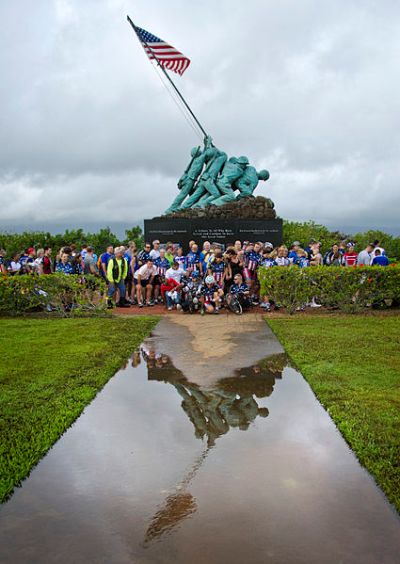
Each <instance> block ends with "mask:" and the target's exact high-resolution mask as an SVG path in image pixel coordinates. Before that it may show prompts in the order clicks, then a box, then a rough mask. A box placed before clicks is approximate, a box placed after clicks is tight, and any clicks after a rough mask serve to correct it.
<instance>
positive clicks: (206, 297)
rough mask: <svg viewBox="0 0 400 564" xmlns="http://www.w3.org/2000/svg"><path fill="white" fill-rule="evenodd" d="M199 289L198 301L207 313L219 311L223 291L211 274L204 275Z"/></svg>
mask: <svg viewBox="0 0 400 564" xmlns="http://www.w3.org/2000/svg"><path fill="white" fill-rule="evenodd" d="M204 282H205V283H204V286H203V287H202V289H201V294H200V301H201V303H202V305H203V309H204V311H206V312H207V313H219V309H220V307H221V303H222V298H223V295H224V292H223V290H222V289H221V288H219V287H218V286H217V284H216V282H215V280H214V277H213V276H206V279H205V281H204Z"/></svg>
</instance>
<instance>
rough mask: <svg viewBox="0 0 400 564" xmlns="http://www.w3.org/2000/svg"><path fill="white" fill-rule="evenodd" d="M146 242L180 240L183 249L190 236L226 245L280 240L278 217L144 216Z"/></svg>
mask: <svg viewBox="0 0 400 564" xmlns="http://www.w3.org/2000/svg"><path fill="white" fill-rule="evenodd" d="M144 237H145V240H146V241H150V242H151V241H154V240H155V239H158V240H159V241H160V242H161V243H167V242H168V241H172V243H181V244H182V245H183V246H184V247H185V248H186V247H187V245H188V243H189V241H191V240H192V239H193V240H194V241H196V243H198V244H199V245H202V244H203V243H204V241H210V243H221V244H222V245H225V247H226V246H228V245H230V244H233V243H234V242H235V241H236V240H240V241H242V242H243V241H252V242H255V241H263V242H264V243H265V242H267V241H268V242H270V243H272V244H273V245H274V246H276V245H279V244H280V243H282V220H281V219H257V218H255V219H254V218H249V219H188V218H175V217H173V216H166V217H161V218H156V219H145V221H144Z"/></svg>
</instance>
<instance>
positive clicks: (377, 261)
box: [371, 249, 390, 266]
mask: <svg viewBox="0 0 400 564" xmlns="http://www.w3.org/2000/svg"><path fill="white" fill-rule="evenodd" d="M374 255H375V256H374V258H373V259H372V263H371V266H388V265H389V262H390V261H389V259H388V258H387V256H386V255H382V253H381V250H380V249H375V251H374Z"/></svg>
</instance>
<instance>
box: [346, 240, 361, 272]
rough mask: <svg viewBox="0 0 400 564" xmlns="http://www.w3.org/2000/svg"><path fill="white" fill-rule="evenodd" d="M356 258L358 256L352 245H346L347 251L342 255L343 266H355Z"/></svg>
mask: <svg viewBox="0 0 400 564" xmlns="http://www.w3.org/2000/svg"><path fill="white" fill-rule="evenodd" d="M357 256H358V255H357V253H356V251H355V250H354V243H351V242H350V243H347V250H346V252H345V253H344V262H343V264H344V266H356V264H357Z"/></svg>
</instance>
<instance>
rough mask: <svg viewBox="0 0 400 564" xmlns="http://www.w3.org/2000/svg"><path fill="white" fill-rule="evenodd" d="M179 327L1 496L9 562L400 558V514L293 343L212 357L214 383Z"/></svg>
mask: <svg viewBox="0 0 400 564" xmlns="http://www.w3.org/2000/svg"><path fill="white" fill-rule="evenodd" d="M164 325H165V326H167V329H168V322H165V323H164ZM164 329H165V327H164ZM163 334H164V338H163V337H162V335H163ZM167 334H168V331H164V333H163V328H161V331H159V333H158V335H156V337H155V338H152V339H148V340H147V341H146V342H145V343H144V344H143V346H142V347H141V349H140V350H138V351H136V352H135V354H134V355H133V357H132V358H131V359H130V361H129V364H128V365H127V366H126V367H125V368H124V369H122V370H121V371H120V372H118V374H117V375H116V376H115V377H114V378H112V379H111V380H110V382H109V383H108V385H107V386H106V387H105V389H104V390H103V391H102V392H101V393H100V394H99V395H98V397H97V398H96V399H95V401H94V402H93V403H92V404H91V405H90V406H88V408H87V409H86V410H85V412H84V414H83V415H82V416H81V417H80V418H79V419H78V421H77V422H76V423H75V425H73V427H71V429H69V431H68V432H67V433H66V434H65V435H64V436H63V437H62V439H61V440H60V441H59V442H58V443H57V444H56V445H55V446H54V447H53V449H52V450H51V451H50V453H49V454H48V455H47V456H46V457H45V458H44V459H43V460H42V462H41V463H40V464H39V465H38V467H37V468H36V469H35V470H34V471H33V473H32V475H31V477H30V478H29V479H28V480H27V481H26V482H24V484H23V487H22V488H21V489H19V490H17V491H16V493H15V495H14V496H13V498H12V499H11V500H10V502H9V503H7V504H6V505H4V506H3V507H2V509H1V511H0V531H1V532H0V543H1V547H2V549H1V555H0V561H1V562H13V563H19V562H21V563H22V562H41V563H47V562H62V563H65V562H71V563H74V564H75V563H81V562H82V563H83V562H85V563H87V562H96V563H97V562H104V563H110V562H116V563H132V562H133V563H153V562H154V563H167V562H168V563H172V562H173V563H185V564H186V563H191V564H192V563H193V564H196V563H240V564H243V563H264V562H274V563H289V564H290V563H292V562H304V563H307V564H310V563H318V564H321V563H325V562H326V563H331V562H332V563H334V562H335V563H357V564H358V563H360V562H362V563H363V564H368V563H378V562H379V563H386V562H387V563H392V562H393V563H395V562H396V563H398V562H399V554H400V523H399V519H398V517H397V516H396V515H395V514H394V512H393V511H392V509H391V508H390V506H389V505H388V504H387V503H386V501H385V499H384V498H383V495H382V494H381V493H380V491H379V490H378V489H377V488H376V487H375V486H374V484H373V482H372V480H371V478H370V477H369V476H368V474H367V473H366V472H365V471H364V470H363V469H362V468H361V467H360V466H359V464H358V463H357V461H356V460H355V458H354V456H353V454H352V453H351V452H350V451H349V449H348V448H347V446H346V444H345V443H344V441H343V439H342V438H341V437H340V435H339V433H338V432H337V430H336V429H335V427H334V425H333V424H332V422H331V420H330V418H329V417H328V415H327V414H326V413H325V411H324V410H323V409H322V408H321V406H320V405H319V403H318V402H317V401H316V400H315V398H314V396H313V394H312V392H311V390H310V389H309V387H308V385H307V384H306V382H305V381H304V380H303V378H302V376H301V375H300V374H299V373H298V372H297V371H296V370H294V369H293V368H291V367H290V365H289V363H288V360H287V357H286V355H285V354H283V353H279V352H278V353H276V354H272V355H269V356H267V357H266V358H264V359H263V360H257V361H252V362H251V363H246V362H243V366H242V367H241V368H236V369H234V370H230V373H229V374H228V375H227V374H226V371H225V373H224V377H223V378H218V374H219V367H220V366H222V365H221V364H220V363H219V362H218V361H217V360H215V359H213V358H211V359H210V360H209V363H208V364H207V365H204V366H203V370H204V372H205V374H204V376H205V377H204V381H205V382H207V385H206V386H204V385H201V383H199V382H200V380H201V378H200V376H201V368H200V369H199V366H198V362H196V367H194V369H193V374H194V375H195V376H194V377H193V378H192V377H191V372H190V370H187V371H186V373H183V372H182V371H181V370H180V369H179V368H177V364H178V363H177V362H175V360H174V359H173V358H172V357H173V356H174V355H171V356H169V355H167V354H165V352H164V350H165V344H166V342H165V341H166V339H167V337H166V335H167ZM170 337H171V335H170ZM269 338H271V339H272V337H271V336H269ZM178 348H179V347H176V349H178ZM244 350H245V349H244ZM270 350H271V348H270ZM272 350H273V351H274V352H275V351H276V350H278V351H279V350H280V349H279V347H275V348H274V347H272ZM186 352H187V354H186V358H185V362H184V364H185V366H187V365H188V359H187V356H188V354H189V353H188V351H186ZM189 352H190V351H189ZM178 356H179V355H178ZM250 356H251V355H250V354H249V357H250ZM176 358H178V357H176ZM242 358H243V353H242ZM259 358H260V357H259ZM197 360H198V359H197ZM221 362H223V360H222V361H221ZM200 366H201V365H200ZM210 374H212V377H210Z"/></svg>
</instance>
